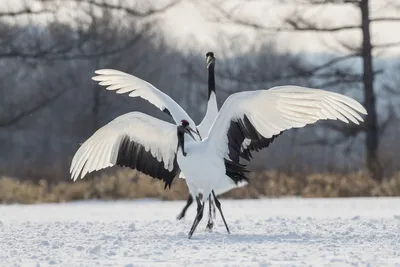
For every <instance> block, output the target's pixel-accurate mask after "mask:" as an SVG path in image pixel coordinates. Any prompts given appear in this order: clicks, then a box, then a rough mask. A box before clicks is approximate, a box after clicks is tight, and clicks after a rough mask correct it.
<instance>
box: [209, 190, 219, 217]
mask: <svg viewBox="0 0 400 267" xmlns="http://www.w3.org/2000/svg"><path fill="white" fill-rule="evenodd" d="M210 195H211V194H210ZM212 207H213V215H214V220H215V219H217V214H216V212H215V205H214V203H213V205H212Z"/></svg>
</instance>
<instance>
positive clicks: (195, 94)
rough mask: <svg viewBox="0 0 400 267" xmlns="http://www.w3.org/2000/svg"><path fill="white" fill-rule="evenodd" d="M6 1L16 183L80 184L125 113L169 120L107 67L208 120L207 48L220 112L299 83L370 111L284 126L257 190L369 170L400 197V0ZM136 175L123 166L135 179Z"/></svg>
mask: <svg viewBox="0 0 400 267" xmlns="http://www.w3.org/2000/svg"><path fill="white" fill-rule="evenodd" d="M2 1H3V4H2V5H1V7H0V144H1V145H0V148H1V149H0V159H1V160H0V176H2V177H6V178H7V181H8V182H7V183H10V179H11V180H12V181H18V183H19V182H22V181H29V183H31V184H33V185H34V184H38V183H46V184H47V186H50V185H53V184H57V183H60V182H65V183H70V174H69V167H70V164H71V160H72V157H73V155H74V153H75V152H76V150H77V149H78V147H79V145H80V144H81V143H82V142H84V141H85V140H86V139H87V138H88V137H89V136H90V135H92V134H93V133H94V132H95V131H96V130H97V129H98V128H99V127H101V126H103V125H104V124H106V123H108V122H109V121H110V120H112V119H113V118H115V117H116V116H118V115H121V114H123V113H127V112H130V111H141V112H145V113H148V114H150V115H153V116H156V117H159V118H162V119H164V120H167V121H171V119H170V117H168V116H167V115H166V114H164V113H163V112H161V111H159V110H158V109H156V108H154V107H153V106H152V105H151V104H149V103H148V102H146V101H144V100H142V99H139V98H129V97H128V96H127V95H117V94H116V93H115V92H110V91H107V90H104V88H101V87H100V86H98V85H97V84H96V83H95V82H94V81H93V80H91V77H93V75H94V71H95V70H96V69H104V68H113V69H117V70H121V71H124V72H127V73H131V74H134V75H135V76H138V77H140V78H142V79H144V80H146V81H148V82H150V83H152V84H153V85H155V86H156V87H157V88H159V89H160V90H162V91H163V92H165V93H167V94H168V95H170V96H171V97H172V98H173V99H174V100H175V101H177V102H178V103H179V104H180V105H181V106H182V107H183V108H184V109H186V110H187V111H188V113H189V114H190V115H191V116H193V118H194V119H195V121H196V123H198V122H200V120H201V118H202V117H203V116H204V114H205V109H206V105H207V71H206V63H205V54H206V52H208V51H213V52H214V53H215V56H216V67H215V72H216V92H217V98H218V103H219V104H220V105H222V103H223V102H224V100H225V99H226V98H227V97H228V96H229V95H230V94H232V93H234V92H238V91H246V90H257V89H267V88H271V87H273V86H278V85H289V84H293V85H301V86H307V87H312V88H320V89H325V90H328V91H333V92H339V93H342V94H345V95H347V96H351V97H353V98H355V99H357V100H358V101H359V102H360V103H362V104H363V105H364V107H365V108H366V109H367V111H368V117H367V118H366V120H365V122H364V123H363V124H361V125H359V126H357V125H354V124H343V123H336V122H332V121H326V122H319V123H317V124H315V125H312V126H309V127H306V128H304V129H296V130H290V131H288V132H285V133H284V134H283V135H282V136H280V137H279V138H277V140H276V141H274V143H273V144H272V145H271V146H270V147H268V149H265V150H263V151H261V152H259V153H257V154H255V157H254V160H253V161H252V162H251V163H250V170H251V171H252V175H255V176H257V177H260V178H259V180H257V183H259V184H256V185H254V186H255V187H257V186H259V187H261V186H262V181H264V180H265V179H267V178H268V174H267V173H268V172H273V173H274V174H273V175H275V176H279V177H286V178H285V179H286V181H287V183H290V181H291V179H290V177H297V176H307V175H312V174H313V175H318V174H329V177H331V178H329V179H333V180H335V176H336V175H337V176H338V177H339V178H337V179H338V180H340V179H342V178H340V177H343V175H347V174H349V175H355V176H360V175H361V176H363V177H364V176H365V177H368V183H377V184H378V185H379V184H381V183H383V182H384V181H387V180H391V181H392V184H391V186H393V187H396V188H397V189H396V190H397V191H396V192H399V190H400V185H399V184H400V179H399V178H397V176H398V174H397V172H398V171H399V168H400V163H399V160H398V158H399V156H400V143H399V142H398V139H397V138H398V134H399V132H400V123H399V118H400V108H399V107H400V105H399V104H400V74H399V73H400V57H399V56H400V49H399V48H400V37H398V35H397V33H396V32H397V29H398V27H399V26H400V2H399V1H389V0H388V1H386V0H385V1H377V0H375V1H373V0H370V1H368V0H357V1H347V0H296V1H293V3H292V2H291V3H289V2H288V1H210V0H207V1H195V0H194V1H183V0H178V1H176V0H172V1H169V0H165V1H153V2H150V1H122V0H115V1H97V0H67V1H57V0H41V1H40V0H38V1H34V0H30V1H28V0H27V1H6V0H2ZM332 16H335V19H333V18H332ZM396 38H397V39H396ZM119 171H121V168H112V169H109V170H105V171H100V172H96V173H93V174H90V175H89V176H90V177H89V178H90V179H89V181H91V179H96V177H99V176H102V177H103V178H104V176H105V175H106V176H109V177H111V176H113V175H114V174H115V173H117V172H119ZM265 171H267V173H266V174H265V175H264V173H265ZM135 175H136V174H135V172H134V171H132V170H128V169H126V170H124V176H127V177H128V178H129V179H130V180H129V181H132V179H133V180H134V181H135V179H136V178H132V177H136V176H135ZM273 175H272V174H269V176H273ZM332 176H333V178H332ZM118 177H119V176H118ZM288 177H289V178H288ZM393 177H395V178H393ZM110 179H111V178H110ZM282 179H283V178H282ZM316 179H317V178H316ZM321 179H322V181H319V182H318V181H317V182H316V183H323V184H324V185H325V184H329V182H327V181H324V179H325V178H321ZM366 179H367V178H366ZM149 180H150V179H149ZM317 180H318V179H317ZM113 181H114V180H113ZM363 181H364V180H362V181H360V183H364V182H363ZM151 182H153V181H151ZM3 183H6V182H4V181H3ZM277 183H278V184H279V182H277ZM295 183H296V187H301V186H304V183H307V184H309V183H312V179H311V180H310V179H308V180H306V181H303V182H302V183H303V184H302V185H299V184H298V182H295ZM332 183H333V184H334V185H333V187H334V186H335V184H336V182H332ZM365 183H367V182H365ZM280 186H281V187H285V186H288V187H290V186H289V185H282V184H281V185H280ZM361 186H364V185H361ZM365 186H366V185H365ZM367 187H368V186H367ZM3 188H4V185H3ZM1 190H2V189H0V191H1ZM35 190H36V189H35ZM296 190H297V189H296ZM296 190H295V191H290V190H289V189H288V190H287V191H284V192H280V193H279V192H273V190H272V191H271V190H270V191H268V190H267V191H266V192H267V193H268V192H270V194H272V195H279V194H291V192H292V193H293V194H297V193H296V192H299V191H298V190H297V191H296ZM289 191H290V192H289ZM355 194H356V195H357V194H361V195H362V194H363V193H362V192H361V193H360V192H358V193H357V192H356V193H355ZM388 194H389V193H388ZM390 194H396V193H390ZM250 195H251V194H250ZM311 195H312V194H311ZM183 197H185V196H183ZM3 201H4V199H3ZM5 201H7V199H6V200H5Z"/></svg>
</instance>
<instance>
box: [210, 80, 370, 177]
mask: <svg viewBox="0 0 400 267" xmlns="http://www.w3.org/2000/svg"><path fill="white" fill-rule="evenodd" d="M359 113H361V114H367V112H366V110H365V109H364V107H363V106H362V105H361V104H360V103H358V102H357V101H356V100H354V99H352V98H350V97H347V96H344V95H341V94H337V93H332V92H328V91H324V90H320V89H312V88H305V87H299V86H280V87H274V88H271V89H269V90H259V91H247V92H240V93H236V94H233V95H231V96H230V97H229V98H228V99H227V100H226V101H225V103H224V105H223V106H222V108H221V110H220V112H219V114H218V117H217V118H216V120H215V122H214V124H213V126H212V127H211V129H210V134H209V137H208V139H207V142H208V143H209V144H210V147H212V148H215V150H216V151H217V153H221V156H222V157H223V158H225V159H226V160H228V161H232V162H235V163H238V159H239V157H241V156H243V153H244V152H243V149H241V147H242V145H243V142H244V140H246V139H248V140H250V141H251V142H252V144H253V145H254V150H257V149H262V148H263V147H266V146H268V145H269V144H270V143H271V142H272V141H273V140H274V138H276V136H278V135H280V134H281V133H282V132H283V131H285V130H288V129H291V128H301V127H304V126H305V125H307V124H312V123H314V122H316V121H318V120H328V119H329V120H337V119H339V120H341V121H343V122H345V123H348V122H349V121H351V122H353V123H356V124H359V122H360V121H363V119H362V117H361V116H360V115H359ZM245 143H246V141H245ZM249 145H250V146H251V143H250V144H248V145H247V146H248V147H249ZM229 165H230V168H231V169H232V168H234V170H230V172H231V173H233V175H237V176H241V175H244V174H243V165H240V164H234V165H237V166H236V167H234V166H232V163H229ZM235 168H236V169H235ZM227 171H228V170H227Z"/></svg>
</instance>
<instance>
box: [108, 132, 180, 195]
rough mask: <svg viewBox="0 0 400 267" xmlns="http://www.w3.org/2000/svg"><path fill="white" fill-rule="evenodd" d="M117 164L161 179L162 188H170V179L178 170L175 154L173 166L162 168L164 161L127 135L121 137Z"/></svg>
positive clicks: (171, 179)
mask: <svg viewBox="0 0 400 267" xmlns="http://www.w3.org/2000/svg"><path fill="white" fill-rule="evenodd" d="M115 164H116V165H119V166H124V167H129V168H131V169H133V170H137V171H139V172H141V173H143V174H146V175H149V176H151V177H152V178H155V179H158V180H162V181H164V183H165V187H164V189H166V188H167V186H168V187H169V188H171V184H172V181H173V180H174V178H175V176H176V175H177V173H178V172H179V171H180V169H179V166H178V163H177V160H176V156H175V160H174V168H173V169H172V170H171V171H169V170H167V169H165V168H164V161H163V160H162V161H161V162H160V161H158V160H157V159H156V158H154V156H153V155H152V154H151V152H150V150H149V151H146V149H145V147H144V146H143V145H141V144H140V143H137V142H135V141H132V140H131V139H130V137H129V136H128V135H125V136H124V137H123V138H122V141H121V143H120V146H119V149H118V156H117V161H116V163H115Z"/></svg>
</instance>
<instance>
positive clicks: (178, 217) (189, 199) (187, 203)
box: [176, 194, 193, 220]
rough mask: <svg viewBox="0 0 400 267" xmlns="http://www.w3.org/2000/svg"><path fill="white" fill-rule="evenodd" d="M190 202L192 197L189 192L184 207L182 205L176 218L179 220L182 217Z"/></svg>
mask: <svg viewBox="0 0 400 267" xmlns="http://www.w3.org/2000/svg"><path fill="white" fill-rule="evenodd" d="M192 203H193V197H192V195H191V194H189V197H188V199H187V201H186V205H185V207H183V210H182V211H181V213H179V215H178V216H177V217H176V218H177V219H178V220H180V219H182V218H183V217H185V214H186V211H187V209H188V208H189V207H190V205H192Z"/></svg>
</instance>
